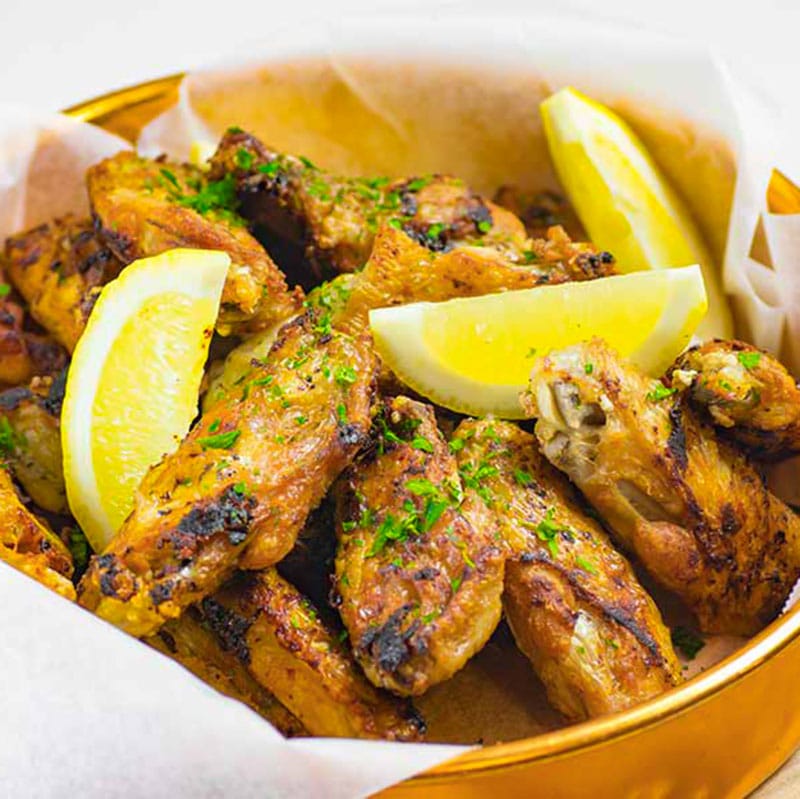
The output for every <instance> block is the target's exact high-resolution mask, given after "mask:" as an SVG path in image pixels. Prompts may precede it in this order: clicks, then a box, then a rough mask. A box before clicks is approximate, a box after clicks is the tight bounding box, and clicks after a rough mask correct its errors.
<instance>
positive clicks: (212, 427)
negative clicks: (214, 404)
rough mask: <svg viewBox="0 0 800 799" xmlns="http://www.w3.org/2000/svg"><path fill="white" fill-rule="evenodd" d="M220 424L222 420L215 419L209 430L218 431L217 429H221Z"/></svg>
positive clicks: (210, 431)
mask: <svg viewBox="0 0 800 799" xmlns="http://www.w3.org/2000/svg"><path fill="white" fill-rule="evenodd" d="M220 424H221V422H220V420H219V419H214V421H213V422H211V424H210V425H209V426H208V432H209V433H216V432H217V430H219V426H220Z"/></svg>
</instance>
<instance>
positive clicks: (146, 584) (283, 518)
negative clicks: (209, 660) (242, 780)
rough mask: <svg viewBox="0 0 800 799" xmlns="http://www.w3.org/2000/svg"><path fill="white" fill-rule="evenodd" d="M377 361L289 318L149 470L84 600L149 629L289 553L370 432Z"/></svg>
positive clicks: (308, 318) (96, 565)
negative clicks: (245, 371)
mask: <svg viewBox="0 0 800 799" xmlns="http://www.w3.org/2000/svg"><path fill="white" fill-rule="evenodd" d="M375 371H376V366H375V360H374V356H373V355H372V352H371V350H370V348H369V346H368V345H367V344H366V343H365V342H363V341H356V340H353V339H350V338H349V337H347V336H343V335H340V334H338V333H330V332H328V331H327V330H322V329H320V328H319V326H318V324H317V320H316V318H315V317H314V315H313V314H307V315H304V316H302V317H299V318H298V319H296V320H294V321H292V322H290V323H288V324H286V325H285V326H284V327H283V329H282V330H281V332H280V334H279V336H278V339H277V341H276V342H275V344H274V346H273V348H272V350H271V352H270V354H269V357H268V358H267V362H266V364H263V363H262V362H260V361H257V362H256V364H255V365H254V366H253V370H252V372H251V373H250V375H249V379H247V380H246V381H243V382H242V384H241V385H240V387H239V390H238V391H237V392H236V393H235V394H230V395H228V396H227V397H226V398H225V399H223V400H221V401H220V402H218V403H216V404H215V405H212V406H211V407H210V408H209V410H208V411H206V413H205V414H204V415H203V416H202V418H201V419H200V421H199V422H198V424H197V425H196V426H195V428H194V429H193V430H192V431H191V432H190V433H189V435H188V436H187V437H186V438H185V439H184V440H183V442H182V443H181V444H180V446H179V447H178V449H177V451H176V452H175V453H173V454H172V455H168V456H166V457H165V458H164V459H163V460H162V461H161V463H159V464H158V465H157V466H155V467H153V468H152V469H151V470H150V472H149V473H148V475H146V477H145V478H144V480H143V481H142V485H141V486H140V489H139V491H138V492H137V496H136V498H135V504H134V509H133V511H132V512H131V515H130V516H129V517H128V518H127V520H126V521H125V523H124V524H123V526H122V528H121V529H120V531H119V533H117V535H116V536H115V537H114V539H113V540H112V541H111V543H110V544H109V546H108V547H107V548H106V550H105V552H104V553H103V554H102V555H101V556H100V557H96V558H94V559H93V561H92V563H91V564H90V566H89V569H88V571H87V573H86V574H85V575H84V577H83V580H82V581H81V584H80V591H79V592H80V601H81V603H82V604H83V605H85V606H86V607H88V608H89V609H91V610H93V611H95V612H96V613H97V614H98V615H100V616H102V617H103V618H105V619H107V620H108V621H111V622H113V623H115V624H117V625H119V626H120V627H122V628H123V629H125V630H127V631H128V632H130V633H132V634H134V635H149V634H151V633H153V632H155V631H156V630H157V629H158V628H159V627H160V626H161V624H163V623H164V621H166V620H167V619H169V618H175V617H176V616H178V615H179V614H180V613H181V611H182V610H183V609H184V608H186V607H187V606H188V605H190V604H193V603H194V602H197V601H198V600H200V599H202V598H203V597H205V596H207V595H208V594H210V593H211V592H212V591H214V590H216V588H218V587H219V586H220V585H221V584H222V582H223V581H224V580H225V579H226V578H227V577H229V576H230V574H231V573H232V572H233V570H234V568H235V567H236V565H237V564H239V565H240V566H242V567H243V568H263V567H265V566H268V565H271V564H273V563H276V562H277V561H278V560H280V559H281V558H282V557H283V556H284V555H285V554H286V553H287V552H289V550H291V548H292V546H293V545H294V542H295V539H296V537H297V534H298V533H299V531H300V529H301V528H302V526H303V524H304V522H305V520H306V517H307V516H308V514H309V512H310V511H311V510H312V509H313V508H314V507H316V506H317V505H318V504H319V503H320V501H321V500H322V498H323V496H324V495H325V493H326V491H327V490H328V487H329V486H330V484H331V483H332V482H333V480H334V479H335V478H336V477H337V476H338V474H339V473H340V472H341V471H342V469H344V468H345V467H346V466H347V464H348V463H349V462H350V460H351V459H352V458H353V456H354V455H355V454H356V452H357V451H358V450H359V449H360V447H361V445H362V444H363V443H364V441H365V440H366V438H367V435H368V431H369V427H370V411H371V406H372V399H373V393H374V383H375Z"/></svg>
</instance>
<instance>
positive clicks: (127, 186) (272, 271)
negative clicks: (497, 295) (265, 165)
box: [87, 152, 302, 333]
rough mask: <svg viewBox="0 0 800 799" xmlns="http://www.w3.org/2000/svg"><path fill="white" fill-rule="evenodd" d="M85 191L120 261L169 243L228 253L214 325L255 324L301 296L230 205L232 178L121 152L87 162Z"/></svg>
mask: <svg viewBox="0 0 800 799" xmlns="http://www.w3.org/2000/svg"><path fill="white" fill-rule="evenodd" d="M87 184H88V188H89V199H90V200H91V204H92V211H93V213H94V215H95V219H96V223H97V227H98V230H99V232H100V236H101V238H102V240H103V241H104V242H106V243H107V244H108V246H109V247H110V248H111V250H112V251H113V252H114V254H115V255H116V256H117V257H118V258H119V259H120V260H121V261H122V262H123V263H125V264H127V263H130V262H131V261H133V260H134V259H136V258H141V257H144V256H148V255H157V254H158V253H161V252H164V251H165V250H168V249H170V248H172V247H189V248H196V249H208V250H223V251H224V252H226V253H228V255H230V257H231V261H232V264H231V267H230V269H229V271H228V279H227V281H226V282H225V287H224V289H223V291H222V309H221V312H220V319H219V320H218V322H217V329H218V330H219V331H220V332H221V333H229V332H231V330H233V329H235V330H236V331H239V332H241V331H243V330H244V331H247V330H250V331H252V330H260V329H262V328H264V327H268V326H269V325H271V324H274V323H276V322H278V321H281V320H284V319H286V318H288V317H289V316H291V314H292V313H294V312H295V311H296V310H297V309H298V307H299V304H300V301H301V299H302V297H301V294H299V293H298V292H297V291H295V292H293V293H292V292H289V291H288V289H287V286H286V280H285V278H284V276H283V273H282V272H281V271H280V269H278V267H277V266H275V264H274V263H273V262H272V259H271V258H270V257H269V255H267V253H266V251H265V250H264V249H263V248H262V247H261V245H260V244H259V243H258V242H257V241H256V240H255V239H254V238H253V237H252V236H251V235H250V233H249V232H248V230H247V228H246V227H245V225H244V222H243V221H242V220H241V218H240V217H239V216H238V215H237V214H236V213H235V211H236V208H237V201H236V196H235V192H234V185H233V179H232V178H226V179H223V180H219V181H208V180H207V179H206V177H205V176H204V174H203V173H202V172H201V171H200V170H197V169H194V168H193V167H190V166H188V165H185V164H174V163H170V162H167V161H164V160H151V159H147V158H140V157H139V156H137V155H136V154H135V153H133V152H121V153H118V154H117V155H115V156H113V157H112V158H107V159H106V160H104V161H101V162H100V163H98V164H96V165H95V166H93V167H91V168H90V169H89V171H88V173H87Z"/></svg>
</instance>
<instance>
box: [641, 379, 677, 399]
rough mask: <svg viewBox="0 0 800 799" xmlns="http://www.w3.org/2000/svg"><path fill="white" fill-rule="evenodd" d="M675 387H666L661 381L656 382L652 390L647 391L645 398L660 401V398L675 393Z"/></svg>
mask: <svg viewBox="0 0 800 799" xmlns="http://www.w3.org/2000/svg"><path fill="white" fill-rule="evenodd" d="M677 391H678V389H677V388H667V387H666V386H665V385H664V384H663V383H662V382H661V381H659V382H657V383H656V385H655V388H654V389H653V390H652V391H648V392H647V395H646V399H648V400H649V401H650V402H661V400H663V399H666V398H667V397H671V396H672V395H673V394H675V393H677Z"/></svg>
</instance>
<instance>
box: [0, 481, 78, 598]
mask: <svg viewBox="0 0 800 799" xmlns="http://www.w3.org/2000/svg"><path fill="white" fill-rule="evenodd" d="M0 560H4V561H5V562H6V563H8V564H9V565H10V566H13V567H14V568H15V569H19V570H20V571H21V572H24V573H25V574H27V575H28V576H30V577H33V579H34V580H37V581H38V582H40V583H42V584H43V585H46V586H47V587H48V588H51V589H52V590H53V591H56V592H57V593H59V594H61V595H62V596H65V597H67V599H72V600H74V599H75V589H74V587H73V585H72V582H71V581H70V579H69V578H70V577H71V576H72V556H71V555H70V553H69V550H68V549H67V547H66V546H65V545H64V543H63V542H62V540H61V539H60V538H59V537H58V536H57V535H56V534H55V533H54V532H53V531H52V530H50V528H49V527H48V526H47V524H46V523H45V522H44V521H42V520H40V519H37V518H36V517H35V516H34V515H33V514H32V513H31V512H30V511H29V510H28V509H27V508H26V507H25V506H24V505H23V504H22V503H21V502H20V499H19V496H18V495H17V491H16V489H15V488H14V484H13V483H12V482H11V477H10V476H9V474H8V471H6V469H3V468H0Z"/></svg>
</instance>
